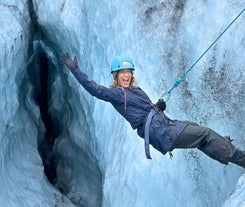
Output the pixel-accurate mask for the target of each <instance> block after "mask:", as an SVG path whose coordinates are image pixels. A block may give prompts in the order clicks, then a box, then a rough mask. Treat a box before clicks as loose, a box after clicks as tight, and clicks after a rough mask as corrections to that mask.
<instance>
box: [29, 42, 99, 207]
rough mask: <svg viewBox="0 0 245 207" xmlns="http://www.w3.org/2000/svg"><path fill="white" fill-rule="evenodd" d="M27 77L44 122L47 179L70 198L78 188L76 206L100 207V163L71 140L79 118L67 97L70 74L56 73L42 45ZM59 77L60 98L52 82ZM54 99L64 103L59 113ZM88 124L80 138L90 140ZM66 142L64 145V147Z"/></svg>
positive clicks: (41, 128) (41, 136)
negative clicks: (74, 125)
mask: <svg viewBox="0 0 245 207" xmlns="http://www.w3.org/2000/svg"><path fill="white" fill-rule="evenodd" d="M27 74H28V77H29V78H28V79H29V80H30V82H31V85H32V87H33V91H32V93H31V94H32V96H33V100H34V102H35V103H36V105H37V107H38V108H39V111H40V116H41V120H42V123H43V124H42V126H39V138H38V151H39V154H40V157H41V159H42V162H43V166H44V168H43V169H44V173H45V175H46V177H47V179H48V180H49V182H50V183H51V184H52V185H53V186H54V187H55V188H57V189H58V190H60V192H61V193H63V194H64V195H69V194H70V193H71V189H74V188H75V189H76V188H78V190H79V191H78V192H77V193H78V195H76V196H77V198H76V199H74V198H70V199H71V201H72V202H73V203H74V204H76V205H77V206H88V207H89V206H94V207H97V206H98V207H99V206H101V203H102V197H103V193H102V173H101V171H100V168H99V165H98V161H97V159H96V158H95V156H94V155H93V154H92V152H91V151H90V149H89V148H87V147H83V146H78V145H77V144H76V143H75V142H74V141H73V140H72V139H71V137H70V136H72V134H71V133H77V132H75V131H69V122H70V121H71V122H72V120H73V119H77V118H78V116H77V115H75V116H74V114H76V112H74V111H73V108H74V107H72V106H70V104H73V103H72V101H71V100H69V99H70V98H71V95H67V94H71V93H72V88H70V86H69V85H68V82H67V81H66V78H67V75H65V74H64V73H63V72H61V71H58V70H57V67H56V65H54V64H53V62H52V60H51V58H50V57H49V56H48V55H47V53H46V52H45V50H44V49H43V48H42V46H41V45H40V46H37V47H36V48H35V51H34V56H33V60H32V62H31V63H30V64H29V66H28V68H27ZM57 77H59V78H62V79H64V80H62V82H63V85H62V87H63V88H55V91H57V90H60V91H61V92H60V93H59V94H58V95H59V96H57V94H54V91H52V90H54V84H53V82H55V80H56V78H57ZM67 91H68V93H67ZM55 98H58V99H59V101H61V102H60V105H61V106H60V107H58V108H59V109H60V110H58V111H57V107H56V106H54V105H52V104H54V103H57V102H55V101H54V100H53V99H55ZM62 99H63V100H62ZM62 103H63V104H62ZM74 104H75V103H74ZM81 107H82V106H81ZM81 112H82V111H81ZM82 116H83V114H82ZM84 116H85V114H84ZM85 120H86V118H85ZM77 121H78V120H75V122H77ZM88 125H89V123H86V125H84V126H83V127H84V129H83V130H84V133H82V134H83V135H81V137H79V139H86V140H89V141H91V135H90V134H89V133H90V132H89V130H88ZM63 143H65V146H64V145H63V146H62V144H63ZM67 172H71V173H70V174H69V173H67ZM71 180H77V182H78V183H75V184H76V185H77V186H79V187H77V186H72V184H71V183H73V182H71ZM83 192H86V194H83ZM72 193H74V192H72ZM75 193H76V192H75ZM80 194H81V195H80ZM73 196H74V195H73ZM68 198H69V196H68Z"/></svg>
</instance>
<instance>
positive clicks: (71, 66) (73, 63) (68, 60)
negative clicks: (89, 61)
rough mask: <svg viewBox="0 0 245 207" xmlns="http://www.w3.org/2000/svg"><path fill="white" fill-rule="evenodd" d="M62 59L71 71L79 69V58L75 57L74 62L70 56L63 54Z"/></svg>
mask: <svg viewBox="0 0 245 207" xmlns="http://www.w3.org/2000/svg"><path fill="white" fill-rule="evenodd" d="M61 59H62V62H63V63H64V64H65V65H66V66H67V67H68V68H69V69H70V70H75V69H76V68H78V65H77V57H76V56H75V57H74V60H72V59H71V58H70V56H69V54H68V53H67V52H66V53H62V54H61Z"/></svg>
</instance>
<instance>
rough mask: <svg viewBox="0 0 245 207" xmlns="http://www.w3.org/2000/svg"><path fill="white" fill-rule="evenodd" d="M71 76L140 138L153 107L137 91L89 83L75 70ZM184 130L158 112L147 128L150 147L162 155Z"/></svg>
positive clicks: (178, 122)
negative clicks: (124, 120) (113, 111)
mask: <svg viewBox="0 0 245 207" xmlns="http://www.w3.org/2000/svg"><path fill="white" fill-rule="evenodd" d="M72 73H73V75H74V76H75V78H76V79H77V80H78V82H79V83H80V84H81V85H82V86H83V87H84V88H85V89H86V90H87V91H88V92H89V93H90V94H91V95H92V96H95V97H97V98H98V99H101V100H104V101H107V102H110V103H111V104H112V105H113V107H114V108H115V109H116V110H117V111H118V112H119V113H120V114H121V115H122V116H123V117H124V118H125V119H126V120H127V121H128V122H129V123H130V125H131V127H132V128H133V129H137V133H138V135H139V136H140V137H142V138H144V125H145V121H146V117H147V115H148V113H149V112H150V110H151V109H152V108H154V105H153V104H152V102H151V100H150V98H149V97H148V96H147V94H146V93H145V92H144V91H143V90H142V89H141V88H139V87H134V86H133V87H130V88H122V87H112V88H108V87H105V86H102V85H99V84H97V83H96V82H94V81H93V80H89V79H88V76H87V75H86V74H85V73H83V72H82V71H81V70H80V69H79V68H77V69H75V70H72ZM185 126H186V124H184V123H183V122H180V121H177V120H171V119H169V118H168V117H167V116H166V115H165V113H163V112H162V111H159V110H158V111H157V112H156V113H155V114H154V116H153V118H152V121H151V124H150V144H151V145H152V146H153V147H154V148H155V149H157V150H158V151H160V152H162V153H163V154H166V153H167V152H168V151H169V149H170V148H171V146H172V145H173V140H174V139H175V138H176V137H178V136H179V135H180V133H181V132H182V131H183V129H184V128H185Z"/></svg>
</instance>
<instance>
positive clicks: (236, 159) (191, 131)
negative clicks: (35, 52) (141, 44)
mask: <svg viewBox="0 0 245 207" xmlns="http://www.w3.org/2000/svg"><path fill="white" fill-rule="evenodd" d="M62 60H63V63H64V64H65V65H66V66H67V67H68V68H69V69H70V70H71V72H72V73H73V75H74V76H75V78H76V79H77V80H78V81H79V83H80V84H81V85H82V86H83V87H84V88H85V89H86V90H87V91H88V92H89V93H90V94H91V95H92V96H95V97H97V98H98V99H101V100H104V101H107V102H110V103H111V104H112V105H113V107H114V108H115V109H116V110H117V111H118V112H119V113H120V114H121V115H122V116H123V117H124V118H125V119H126V120H127V121H128V122H129V123H130V125H131V127H132V128H133V129H137V133H138V135H139V136H140V137H142V138H144V139H145V153H146V156H147V158H148V159H151V157H150V151H149V144H151V145H152V146H153V147H154V148H155V149H157V150H158V151H160V152H161V153H162V154H166V153H167V152H168V151H172V150H173V149H176V148H198V149H199V150H201V151H202V152H204V153H205V154H207V155H208V156H210V157H211V158H213V159H215V160H217V161H219V162H221V163H223V164H228V163H229V162H232V163H235V164H237V165H239V166H241V167H243V168H245V151H241V150H239V149H237V148H236V147H235V146H234V145H233V144H232V143H231V140H230V139H229V138H228V137H222V136H221V135H219V134H217V133H216V132H214V131H213V130H211V129H209V128H206V127H201V126H199V125H198V124H196V123H192V122H183V121H178V120H171V119H169V118H168V117H167V116H166V115H165V113H164V112H163V111H164V110H165V108H166V104H165V102H164V101H163V100H159V101H158V102H157V103H156V104H153V103H152V102H151V100H150V99H149V97H148V96H147V94H146V93H145V92H144V91H143V90H142V89H141V88H139V87H137V86H134V82H135V78H134V76H133V71H134V69H135V68H134V63H133V61H132V59H131V58H130V57H128V56H118V57H115V58H114V59H113V60H112V63H111V73H112V75H113V78H114V81H113V83H112V85H111V87H110V88H107V87H104V86H101V85H99V84H97V83H96V82H94V81H93V80H89V79H88V76H87V75H86V74H85V73H83V72H82V71H81V70H80V68H79V67H78V64H77V59H76V57H75V58H74V60H72V59H71V58H70V57H69V54H68V53H64V54H62Z"/></svg>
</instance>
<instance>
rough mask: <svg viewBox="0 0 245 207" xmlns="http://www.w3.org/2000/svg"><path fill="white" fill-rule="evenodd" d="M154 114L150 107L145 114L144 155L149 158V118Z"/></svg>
mask: <svg viewBox="0 0 245 207" xmlns="http://www.w3.org/2000/svg"><path fill="white" fill-rule="evenodd" d="M154 114H155V111H154V109H152V110H151V111H150V112H149V114H148V116H147V120H146V124H145V155H146V157H147V159H151V155H150V147H149V144H150V143H149V142H150V124H151V120H152V117H153V115H154Z"/></svg>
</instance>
